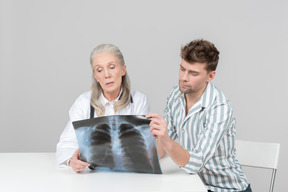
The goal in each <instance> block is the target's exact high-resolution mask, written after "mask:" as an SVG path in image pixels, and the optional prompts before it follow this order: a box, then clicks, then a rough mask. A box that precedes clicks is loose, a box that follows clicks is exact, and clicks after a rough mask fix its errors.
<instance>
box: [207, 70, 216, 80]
mask: <svg viewBox="0 0 288 192" xmlns="http://www.w3.org/2000/svg"><path fill="white" fill-rule="evenodd" d="M215 75H216V71H210V72H209V74H208V79H207V82H210V81H212V80H213V79H214V77H215Z"/></svg>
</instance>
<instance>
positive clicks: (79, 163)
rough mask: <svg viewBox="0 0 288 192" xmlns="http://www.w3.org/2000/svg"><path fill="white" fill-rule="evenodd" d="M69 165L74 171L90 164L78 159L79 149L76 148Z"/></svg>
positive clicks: (81, 169)
mask: <svg viewBox="0 0 288 192" xmlns="http://www.w3.org/2000/svg"><path fill="white" fill-rule="evenodd" d="M69 164H70V166H71V167H72V169H73V170H74V171H76V172H81V171H83V170H84V169H85V167H88V166H90V164H89V163H87V162H84V161H81V160H80V151H79V149H77V150H76V151H75V152H74V154H73V156H72V157H71V159H70V161H69Z"/></svg>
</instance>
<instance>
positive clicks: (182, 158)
mask: <svg viewBox="0 0 288 192" xmlns="http://www.w3.org/2000/svg"><path fill="white" fill-rule="evenodd" d="M158 143H159V144H158ZM157 147H158V154H159V156H160V158H161V157H162V156H161V155H163V156H164V155H165V154H166V153H167V154H168V155H169V156H170V158H171V159H172V160H173V161H174V162H175V163H176V164H177V165H178V166H180V167H183V166H185V165H186V164H187V163H188V162H189V158H190V154H189V152H188V151H187V150H185V149H184V148H183V147H182V146H181V145H179V144H178V143H177V142H175V141H174V140H172V139H171V138H170V139H169V141H166V142H165V143H162V142H160V141H158V142H157ZM159 148H160V149H159ZM159 152H160V153H159Z"/></svg>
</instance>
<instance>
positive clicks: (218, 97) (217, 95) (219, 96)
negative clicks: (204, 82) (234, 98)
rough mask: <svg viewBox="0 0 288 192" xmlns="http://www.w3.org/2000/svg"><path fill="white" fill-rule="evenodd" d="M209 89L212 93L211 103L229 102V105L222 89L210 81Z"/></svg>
mask: <svg viewBox="0 0 288 192" xmlns="http://www.w3.org/2000/svg"><path fill="white" fill-rule="evenodd" d="M211 90H212V91H211V92H213V95H214V100H213V104H216V105H219V104H220V105H221V104H229V105H230V102H229V99H228V98H227V97H226V96H225V94H224V93H223V91H222V90H220V89H219V88H218V87H216V86H214V85H213V84H212V83H211Z"/></svg>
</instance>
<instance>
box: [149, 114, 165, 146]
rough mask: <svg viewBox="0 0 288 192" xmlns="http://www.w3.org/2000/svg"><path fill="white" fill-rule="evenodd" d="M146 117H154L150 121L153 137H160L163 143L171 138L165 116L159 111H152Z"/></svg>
mask: <svg viewBox="0 0 288 192" xmlns="http://www.w3.org/2000/svg"><path fill="white" fill-rule="evenodd" d="M146 118H152V120H151V122H150V131H151V133H152V136H153V137H155V138H157V139H159V141H160V142H161V143H162V142H165V141H168V140H169V139H170V137H169V135H168V130H167V123H166V120H165V119H164V118H163V117H161V116H160V115H159V114H157V113H150V114H148V115H147V116H146Z"/></svg>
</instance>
